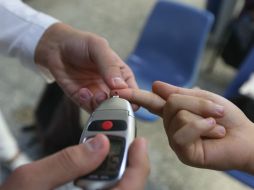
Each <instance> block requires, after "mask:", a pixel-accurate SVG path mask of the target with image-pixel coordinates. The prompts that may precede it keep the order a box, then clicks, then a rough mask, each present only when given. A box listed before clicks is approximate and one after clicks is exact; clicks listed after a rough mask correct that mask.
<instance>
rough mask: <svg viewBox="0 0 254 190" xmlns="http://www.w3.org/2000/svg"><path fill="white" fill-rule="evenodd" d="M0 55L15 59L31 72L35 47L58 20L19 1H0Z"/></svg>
mask: <svg viewBox="0 0 254 190" xmlns="http://www.w3.org/2000/svg"><path fill="white" fill-rule="evenodd" d="M0 15H1V17H0V26H1V31H0V54H4V55H7V56H10V57H16V58H19V59H20V60H21V62H22V63H23V64H25V65H27V66H29V67H30V68H31V69H33V70H37V69H38V68H37V66H36V65H35V64H34V53H35V49H36V46H37V44H38V42H39V40H40V38H41V37H42V35H43V33H44V32H45V30H46V29H47V28H48V27H49V26H51V25H52V24H54V23H56V22H58V20H56V19H54V18H52V17H50V16H48V15H45V14H43V13H41V12H38V11H36V10H34V9H32V8H31V7H29V6H27V5H26V4H24V3H22V2H21V1H20V0H8V1H6V0H0Z"/></svg>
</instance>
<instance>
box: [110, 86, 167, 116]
mask: <svg viewBox="0 0 254 190" xmlns="http://www.w3.org/2000/svg"><path fill="white" fill-rule="evenodd" d="M111 93H113V94H114V93H116V94H118V95H119V96H120V97H121V98H124V99H126V100H128V101H130V102H131V103H134V104H137V105H139V106H142V107H144V108H146V109H148V110H149V111H150V112H152V113H155V114H157V115H159V116H162V113H163V108H164V105H165V102H166V101H165V100H163V99H162V98H161V97H160V96H158V95H157V94H154V93H152V92H148V91H145V90H140V89H135V88H127V89H120V90H114V91H112V92H111Z"/></svg>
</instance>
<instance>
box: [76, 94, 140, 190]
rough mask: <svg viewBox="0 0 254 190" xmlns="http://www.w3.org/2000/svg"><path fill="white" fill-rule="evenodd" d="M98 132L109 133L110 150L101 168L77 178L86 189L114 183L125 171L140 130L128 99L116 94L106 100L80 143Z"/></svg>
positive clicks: (79, 184) (92, 116)
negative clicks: (131, 145)
mask: <svg viewBox="0 0 254 190" xmlns="http://www.w3.org/2000/svg"><path fill="white" fill-rule="evenodd" d="M98 133H103V134H105V135H107V137H108V138H109V141H110V151H109V154H108V156H107V158H106V159H105V160H104V162H103V163H102V164H101V166H99V168H97V169H96V170H95V171H94V172H92V173H90V174H88V175H86V176H83V177H81V178H79V179H77V180H76V181H75V184H76V185H77V186H79V187H82V188H85V189H105V188H109V187H112V186H114V185H115V184H116V183H117V182H118V181H119V180H120V179H121V177H122V175H123V174H124V171H125V168H126V164H127V157H128V149H129V146H130V144H131V143H132V141H133V140H134V138H135V133H136V126H135V118H134V113H133V110H132V107H131V105H130V103H129V102H128V101H127V100H124V99H122V98H119V97H116V96H114V97H112V98H110V99H108V100H106V101H105V102H103V103H102V104H101V105H100V106H99V107H98V108H97V109H96V110H95V111H94V112H93V113H92V114H91V117H90V118H89V120H88V122H87V126H86V127H85V129H84V131H83V133H82V135H81V139H80V143H83V142H86V141H89V139H90V138H91V137H94V136H95V135H96V134H98Z"/></svg>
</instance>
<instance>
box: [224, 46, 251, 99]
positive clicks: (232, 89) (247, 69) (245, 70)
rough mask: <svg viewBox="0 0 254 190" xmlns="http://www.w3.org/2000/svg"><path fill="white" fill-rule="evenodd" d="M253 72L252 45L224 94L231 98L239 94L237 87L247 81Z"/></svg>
mask: <svg viewBox="0 0 254 190" xmlns="http://www.w3.org/2000/svg"><path fill="white" fill-rule="evenodd" d="M253 72H254V47H253V48H252V49H251V51H250V52H249V54H248V56H247V57H246V59H245V61H244V62H243V63H242V64H241V66H240V68H239V71H238V73H237V74H236V76H235V78H234V79H233V81H232V82H231V83H230V85H229V87H228V88H227V89H226V91H225V94H224V96H225V97H226V98H233V97H236V96H238V95H239V92H238V90H239V88H240V87H241V86H242V84H243V83H244V82H245V81H247V80H248V79H249V77H250V74H251V73H253Z"/></svg>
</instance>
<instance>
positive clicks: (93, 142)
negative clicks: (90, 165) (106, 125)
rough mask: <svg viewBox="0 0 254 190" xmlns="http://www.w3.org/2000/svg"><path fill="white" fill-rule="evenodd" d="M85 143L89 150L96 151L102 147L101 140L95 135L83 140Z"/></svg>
mask: <svg viewBox="0 0 254 190" xmlns="http://www.w3.org/2000/svg"><path fill="white" fill-rule="evenodd" d="M85 145H86V146H87V147H88V148H89V149H90V150H91V151H98V150H100V149H101V148H102V147H103V142H102V140H101V138H100V137H98V136H95V137H93V138H90V139H88V140H87V141H86V142H85Z"/></svg>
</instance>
